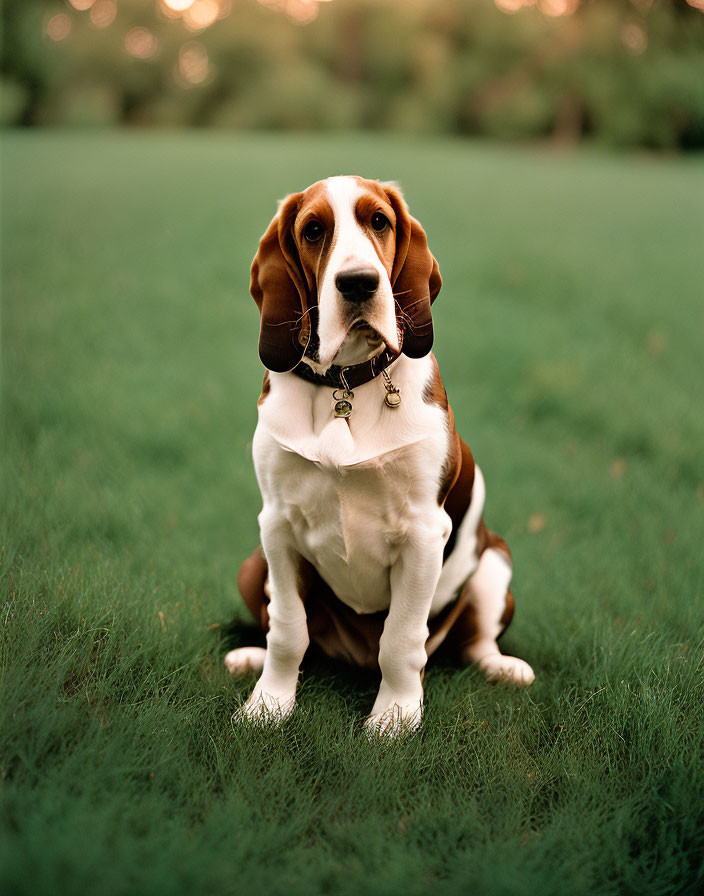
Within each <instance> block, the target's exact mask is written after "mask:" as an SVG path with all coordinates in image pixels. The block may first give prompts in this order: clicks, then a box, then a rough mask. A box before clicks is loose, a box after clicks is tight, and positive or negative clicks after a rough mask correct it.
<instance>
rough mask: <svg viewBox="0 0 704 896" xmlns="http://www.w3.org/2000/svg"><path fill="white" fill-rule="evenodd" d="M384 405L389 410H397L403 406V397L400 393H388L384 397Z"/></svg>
mask: <svg viewBox="0 0 704 896" xmlns="http://www.w3.org/2000/svg"><path fill="white" fill-rule="evenodd" d="M384 403H385V404H386V406H387V407H389V408H397V407H398V406H399V405H400V404H401V396H400V395H399V394H398V392H387V393H386V395H385V396H384Z"/></svg>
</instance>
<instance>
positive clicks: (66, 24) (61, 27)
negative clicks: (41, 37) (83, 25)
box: [46, 12, 71, 40]
mask: <svg viewBox="0 0 704 896" xmlns="http://www.w3.org/2000/svg"><path fill="white" fill-rule="evenodd" d="M70 31H71V19H69V17H68V16H67V15H66V13H65V12H60V13H59V14H58V15H55V16H52V18H50V19H49V21H48V22H47V23H46V33H47V37H50V38H51V39H52V40H63V39H64V38H65V37H68V35H69V32H70Z"/></svg>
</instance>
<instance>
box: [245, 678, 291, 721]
mask: <svg viewBox="0 0 704 896" xmlns="http://www.w3.org/2000/svg"><path fill="white" fill-rule="evenodd" d="M295 705H296V694H295V692H294V693H292V694H269V693H267V692H266V691H263V690H262V689H261V688H260V687H259V686H257V687H256V688H255V689H254V691H253V692H252V694H251V696H250V698H249V700H247V702H246V703H244V704H243V705H242V706H240V708H239V709H238V710H237V711H236V712H235V714H234V715H233V717H232V718H233V721H234V722H236V723H238V722H249V723H251V724H254V725H261V726H264V725H281V723H282V722H283V721H284V719H287V718H288V717H289V716H290V715H291V713H292V712H293V709H294V707H295Z"/></svg>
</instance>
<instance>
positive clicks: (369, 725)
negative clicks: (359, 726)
mask: <svg viewBox="0 0 704 896" xmlns="http://www.w3.org/2000/svg"><path fill="white" fill-rule="evenodd" d="M422 720H423V704H422V703H405V704H403V705H399V704H398V703H394V704H392V705H391V706H389V707H387V708H386V709H384V710H382V711H381V712H376V713H374V714H373V715H370V716H368V717H367V719H366V720H365V722H364V730H365V732H366V735H367V737H368V738H369V739H370V740H372V739H373V738H375V737H383V738H387V737H394V738H396V737H402V736H404V735H407V734H413V732H414V731H417V730H418V729H419V728H420V723H421V722H422Z"/></svg>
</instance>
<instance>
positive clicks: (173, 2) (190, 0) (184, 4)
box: [161, 0, 195, 12]
mask: <svg viewBox="0 0 704 896" xmlns="http://www.w3.org/2000/svg"><path fill="white" fill-rule="evenodd" d="M161 2H162V3H163V4H164V6H168V7H169V9H172V10H173V11H174V12H184V11H185V10H186V9H188V8H189V7H191V6H193V4H194V3H195V0H161Z"/></svg>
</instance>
